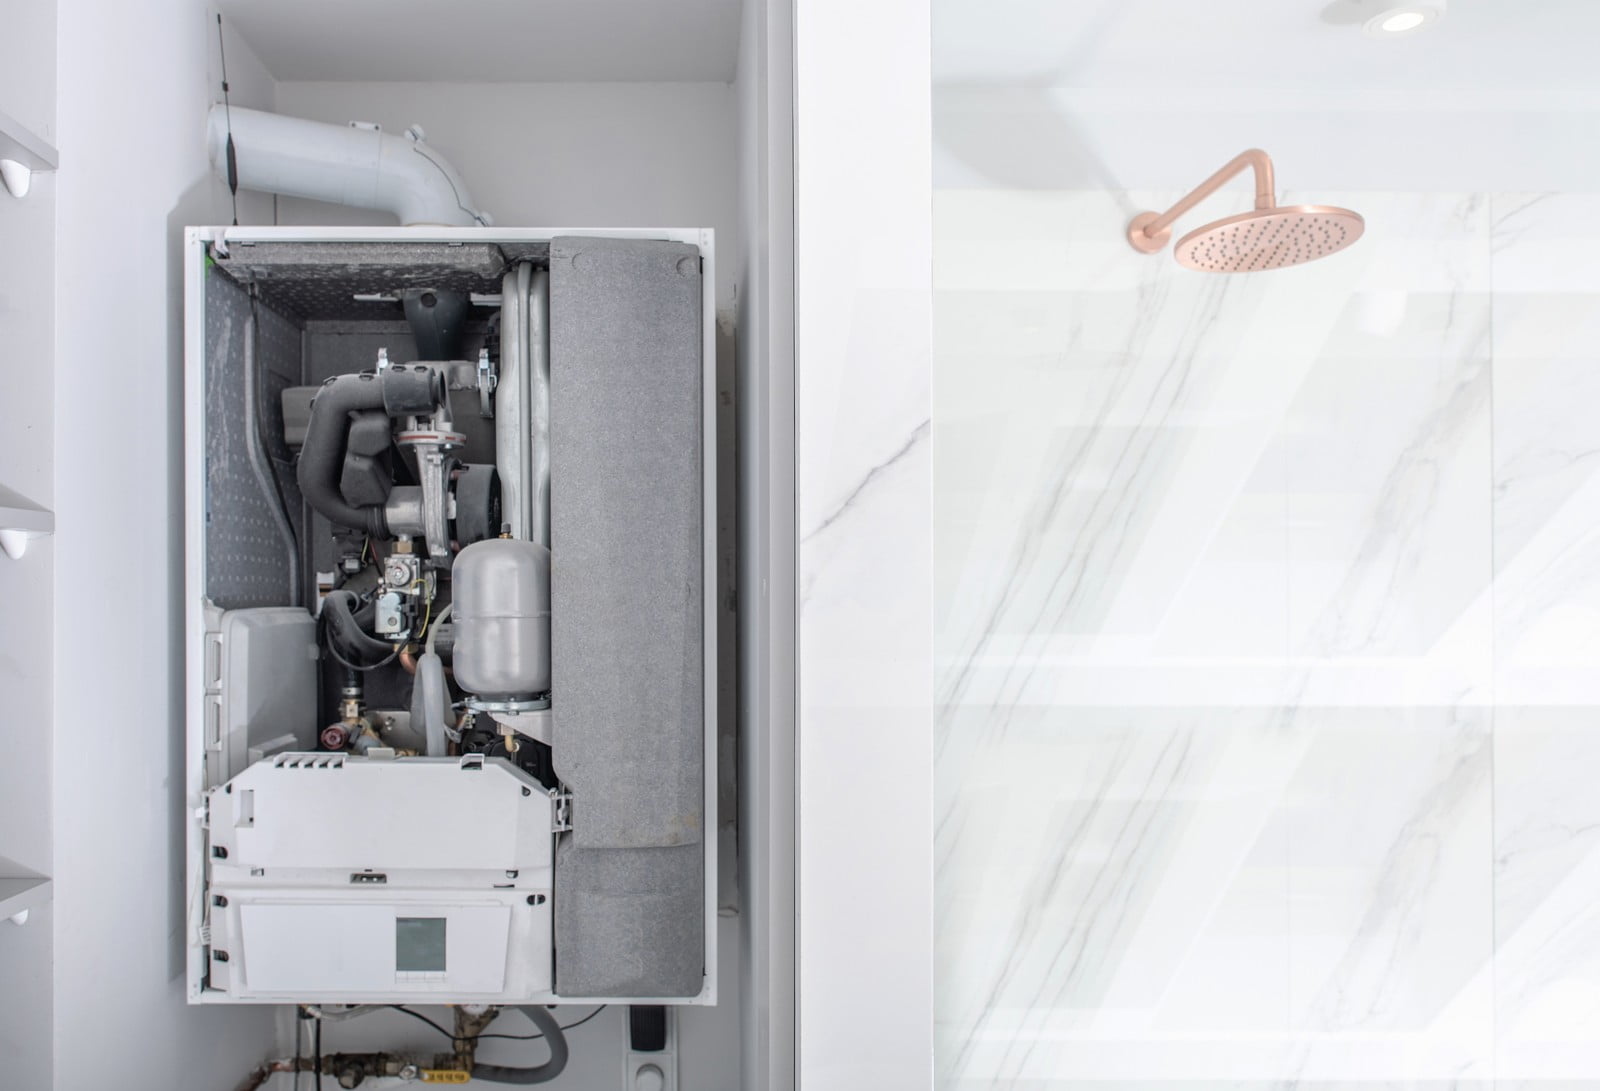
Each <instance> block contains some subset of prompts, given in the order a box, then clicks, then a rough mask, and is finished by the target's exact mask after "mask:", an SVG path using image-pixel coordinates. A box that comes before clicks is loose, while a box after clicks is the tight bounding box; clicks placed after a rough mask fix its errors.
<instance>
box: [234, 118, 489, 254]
mask: <svg viewBox="0 0 1600 1091" xmlns="http://www.w3.org/2000/svg"><path fill="white" fill-rule="evenodd" d="M230 128H231V130H232V133H233V144H234V152H235V160H236V163H237V170H238V176H239V185H240V187H241V188H243V189H254V190H261V191H263V192H265V193H281V194H284V195H285V196H289V197H309V198H311V199H313V200H317V201H331V202H333V203H335V204H341V205H354V206H356V207H358V208H376V209H382V210H383V211H385V212H392V213H394V215H395V216H397V217H399V219H400V222H401V223H402V224H405V225H406V226H408V227H409V226H412V225H415V224H438V225H441V226H444V227H476V226H480V225H482V226H487V225H488V224H489V223H490V219H489V217H488V215H487V214H485V213H483V212H480V211H478V210H477V209H476V208H474V207H473V204H472V197H471V195H470V194H468V193H467V187H466V185H465V184H464V183H463V182H462V181H461V178H460V176H459V175H457V174H456V172H455V168H454V167H452V166H451V165H450V164H449V163H448V162H447V161H446V160H445V158H444V157H443V156H442V155H440V154H439V153H438V152H436V151H434V150H433V149H432V148H430V147H428V145H427V144H426V143H424V142H423V139H422V130H421V129H419V128H417V127H416V126H415V125H413V126H412V127H411V128H409V129H407V130H406V132H405V135H403V136H391V135H390V134H389V133H385V132H382V131H380V130H379V129H378V128H377V127H376V126H368V125H355V124H352V125H328V124H325V123H324V122H321V121H307V120H305V119H304V118H298V117H284V116H283V115H282V114H271V113H266V112H264V111H261V110H246V109H245V108H244V107H242V106H235V107H233V108H232V109H231V110H230V109H228V108H226V107H224V106H222V105H221V104H218V105H216V106H213V107H212V108H211V115H210V117H209V119H208V120H207V123H206V146H207V148H208V150H209V152H210V155H211V166H212V168H213V169H214V170H216V172H217V173H218V174H219V175H221V176H223V177H224V178H226V177H227V171H228V133H229V130H230Z"/></svg>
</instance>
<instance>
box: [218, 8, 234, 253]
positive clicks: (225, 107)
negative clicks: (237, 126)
mask: <svg viewBox="0 0 1600 1091" xmlns="http://www.w3.org/2000/svg"><path fill="white" fill-rule="evenodd" d="M217 55H218V56H219V57H221V58H222V113H223V116H224V117H226V118H227V121H228V193H229V195H230V196H231V197H232V198H233V226H234V227H238V226H239V157H238V154H237V153H236V152H235V151H234V147H233V104H232V103H231V102H229V101H228V50H227V47H226V46H225V45H224V44H223V41H222V12H220V11H219V12H217Z"/></svg>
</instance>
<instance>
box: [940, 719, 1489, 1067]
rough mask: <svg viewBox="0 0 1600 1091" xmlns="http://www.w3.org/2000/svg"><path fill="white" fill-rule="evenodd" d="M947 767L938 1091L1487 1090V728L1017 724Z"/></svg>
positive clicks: (1215, 722) (974, 730) (965, 725)
mask: <svg viewBox="0 0 1600 1091" xmlns="http://www.w3.org/2000/svg"><path fill="white" fill-rule="evenodd" d="M986 715H992V714H984V713H980V712H978V711H977V710H965V711H963V712H961V713H958V714H956V715H955V716H954V717H953V719H952V721H951V723H950V725H949V727H948V730H950V731H951V733H952V734H954V735H956V736H960V737H963V738H978V739H982V738H985V737H991V736H989V734H988V732H987V730H986V728H987V725H986V724H985V723H984V719H985V716H986ZM962 750H963V748H961V747H953V748H951V749H949V750H947V752H946V753H947V754H948V755H950V758H951V760H950V762H949V763H948V764H942V765H941V766H940V768H939V770H938V775H937V791H936V799H937V801H938V806H939V826H938V829H937V836H936V872H935V873H936V877H937V878H936V907H935V908H936V915H935V919H936V949H935V959H936V965H937V966H938V967H939V977H938V982H939V989H938V1004H937V1008H936V1018H937V1020H938V1026H939V1034H938V1036H937V1043H938V1048H939V1053H938V1062H939V1064H938V1070H939V1072H940V1085H941V1086H942V1087H948V1088H980V1087H982V1088H1006V1087H1027V1088H1032V1087H1036V1086H1061V1087H1069V1086H1072V1087H1076V1086H1078V1082H1077V1081H1086V1082H1088V1083H1091V1084H1092V1081H1095V1080H1115V1081H1127V1082H1128V1083H1129V1084H1133V1085H1140V1086H1143V1085H1147V1084H1150V1083H1154V1082H1157V1081H1167V1080H1184V1079H1194V1078H1201V1077H1203V1078H1205V1079H1208V1080H1216V1081H1224V1080H1241V1081H1249V1080H1262V1081H1269V1080H1289V1081H1301V1082H1302V1083H1310V1082H1316V1081H1333V1080H1361V1081H1365V1080H1383V1079H1390V1078H1395V1077H1405V1078H1407V1079H1414V1080H1418V1081H1422V1080H1448V1079H1454V1078H1461V1077H1465V1076H1467V1075H1487V1073H1488V1072H1489V1067H1488V1066H1489V1062H1490V1057H1489V1049H1490V1043H1491V1041H1492V1035H1491V1022H1490V1021H1491V1010H1490V1009H1491V996H1490V981H1489V978H1488V975H1487V973H1486V969H1487V966H1488V959H1489V952H1490V947H1491V928H1490V919H1489V906H1490V874H1489V859H1488V854H1487V847H1488V842H1489V837H1488V826H1489V796H1488V787H1489V784H1488V763H1489V754H1488V733H1487V724H1486V717H1485V716H1484V715H1483V714H1482V713H1452V712H1441V711H1431V710H1407V709H1379V710H1352V709H1320V710H1271V709H1264V708H1257V709H1198V710H1179V709H1161V710H1134V709H1127V708H1120V709H1084V708H1079V709H1027V710H1018V711H1016V712H1014V713H1013V714H1012V715H1011V717H1010V723H1009V726H1008V731H1007V734H1006V735H1005V741H1004V744H1003V745H977V746H973V747H970V748H966V749H965V750H964V752H962ZM1051 1081H1059V1082H1055V1083H1052V1082H1051ZM1288 1085H1289V1084H1285V1086H1288Z"/></svg>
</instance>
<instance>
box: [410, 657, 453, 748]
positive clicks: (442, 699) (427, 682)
mask: <svg viewBox="0 0 1600 1091" xmlns="http://www.w3.org/2000/svg"><path fill="white" fill-rule="evenodd" d="M449 712H450V690H449V687H448V686H446V685H445V681H444V660H442V659H440V658H439V655H438V653H437V652H432V651H428V652H424V653H422V655H420V656H418V657H417V678H416V681H415V682H413V683H412V684H411V719H412V721H413V722H415V721H416V720H417V719H418V718H419V717H420V718H421V721H422V733H423V737H424V738H425V739H426V740H427V744H426V746H425V748H424V749H425V750H426V752H427V755H428V757H430V758H442V757H444V756H445V754H446V751H447V748H448V746H449V741H450V737H449V736H448V735H447V734H446V733H445V719H446V717H447V716H448V715H449Z"/></svg>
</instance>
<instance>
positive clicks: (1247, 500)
mask: <svg viewBox="0 0 1600 1091" xmlns="http://www.w3.org/2000/svg"><path fill="white" fill-rule="evenodd" d="M1162 199H1163V197H1162V196H1161V195H1144V197H1143V198H1142V199H1139V200H1134V199H1132V198H1128V197H1125V196H1123V195H1113V194H1092V193H1083V194H1039V193H1017V194H1012V193H1003V192H1001V193H996V192H957V193H941V194H939V195H938V201H937V204H936V238H937V241H938V245H937V248H936V254H935V265H936V289H937V298H936V308H935V323H936V327H935V332H936V339H935V378H936V382H935V391H934V431H935V444H934V459H935V468H934V476H935V482H936V484H935V494H936V495H935V501H936V502H935V530H936V539H937V542H938V548H937V551H936V557H935V601H936V609H937V610H938V614H937V617H936V632H937V635H938V654H939V655H940V664H939V666H940V674H941V687H942V688H941V691H940V692H941V698H942V699H944V700H946V701H954V702H960V703H977V704H998V705H1002V706H1004V705H1008V704H1012V703H1018V702H1022V703H1053V704H1091V705H1114V704H1118V703H1123V702H1129V703H1138V704H1149V703H1157V704H1170V705H1175V706H1184V705H1194V704H1201V705H1203V704H1219V705H1236V704H1250V703H1259V704H1265V705H1272V704H1279V703H1283V702H1285V701H1287V700H1293V699H1306V700H1314V701H1317V702H1321V703H1334V704H1337V703H1346V702H1353V703H1360V702H1376V703H1385V702H1395V701H1414V700H1415V701H1421V700H1429V701H1436V702H1439V703H1446V702H1450V701H1456V700H1460V699H1463V694H1464V693H1466V692H1469V691H1473V690H1474V689H1475V688H1483V687H1486V681H1487V675H1488V655H1489V623H1488V596H1487V588H1488V579H1489V559H1488V553H1487V545H1486V543H1485V542H1484V535H1483V533H1482V528H1483V527H1484V526H1485V525H1486V523H1487V519H1488V502H1489V501H1488V496H1487V492H1486V490H1485V489H1484V488H1483V487H1482V485H1483V480H1484V478H1485V475H1486V474H1487V465H1488V458H1489V453H1488V451H1489V447H1488V372H1487V355H1486V351H1487V350H1486V341H1485V337H1486V333H1487V313H1488V311H1487V302H1486V295H1485V294H1484V287H1485V285H1484V284H1483V283H1482V282H1481V281H1482V272H1481V270H1482V269H1484V268H1486V260H1480V261H1478V263H1477V265H1476V266H1474V264H1473V258H1474V256H1477V257H1479V258H1482V259H1486V256H1487V239H1486V234H1485V231H1484V228H1485V227H1486V223H1487V216H1486V213H1484V212H1483V211H1482V209H1481V207H1480V206H1481V205H1482V202H1481V201H1475V200H1474V199H1472V198H1467V197H1460V196H1455V197H1451V196H1444V197H1430V198H1423V197H1406V196H1396V195H1366V196H1364V197H1350V198H1348V200H1349V201H1350V202H1351V203H1357V204H1361V205H1362V208H1363V211H1365V212H1367V213H1368V215H1369V219H1370V220H1371V221H1373V223H1374V228H1375V231H1376V234H1377V235H1378V238H1379V240H1380V241H1378V242H1375V243H1373V244H1372V245H1371V246H1370V247H1369V249H1368V250H1367V251H1366V252H1365V253H1363V251H1361V249H1360V248H1356V249H1355V250H1352V251H1350V252H1347V254H1344V255H1340V256H1339V257H1337V258H1334V259H1329V260H1328V261H1325V262H1318V263H1315V264H1313V265H1309V266H1304V267H1300V268H1297V269H1289V270H1283V271H1281V272H1278V273H1275V274H1274V275H1273V276H1272V277H1259V278H1258V277H1238V278H1227V277H1216V276H1205V275H1201V274H1196V273H1193V272H1190V271H1188V270H1184V269H1182V268H1180V267H1178V266H1176V265H1175V264H1174V263H1173V262H1171V260H1170V258H1169V257H1168V256H1166V255H1161V256H1158V257H1155V258H1146V257H1142V256H1140V255H1138V254H1135V253H1133V252H1132V251H1131V250H1130V249H1129V248H1128V247H1127V244H1126V242H1125V241H1124V240H1123V239H1122V236H1121V225H1122V222H1123V219H1122V218H1123V217H1124V216H1125V214H1126V211H1127V208H1129V207H1133V206H1135V205H1143V204H1159V203H1160V201H1161V200H1162ZM1480 251H1481V253H1480ZM1068 255H1070V259H1069V258H1068ZM1402 270H1404V271H1405V274H1406V275H1405V280H1406V282H1407V283H1410V284H1411V285H1412V293H1411V294H1410V295H1409V296H1407V295H1404V294H1402V295H1401V297H1400V298H1399V299H1398V301H1397V300H1396V298H1395V297H1396V293H1397V292H1398V289H1397V288H1395V287H1394V284H1395V283H1397V282H1398V280H1399V278H1400V277H1401V271H1402ZM1474 483H1475V484H1476V485H1477V488H1476V490H1474V488H1473V487H1472V485H1473V484H1474ZM1441 542H1451V543H1457V544H1459V543H1470V545H1469V546H1468V548H1465V549H1462V548H1457V549H1455V550H1454V551H1453V552H1452V553H1451V558H1452V559H1450V560H1449V561H1447V562H1442V563H1441V562H1438V561H1434V560H1433V559H1432V558H1431V557H1428V554H1429V551H1431V550H1432V549H1433V548H1434V547H1435V546H1437V545H1438V544H1439V543H1441ZM1425 558H1426V559H1425Z"/></svg>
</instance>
